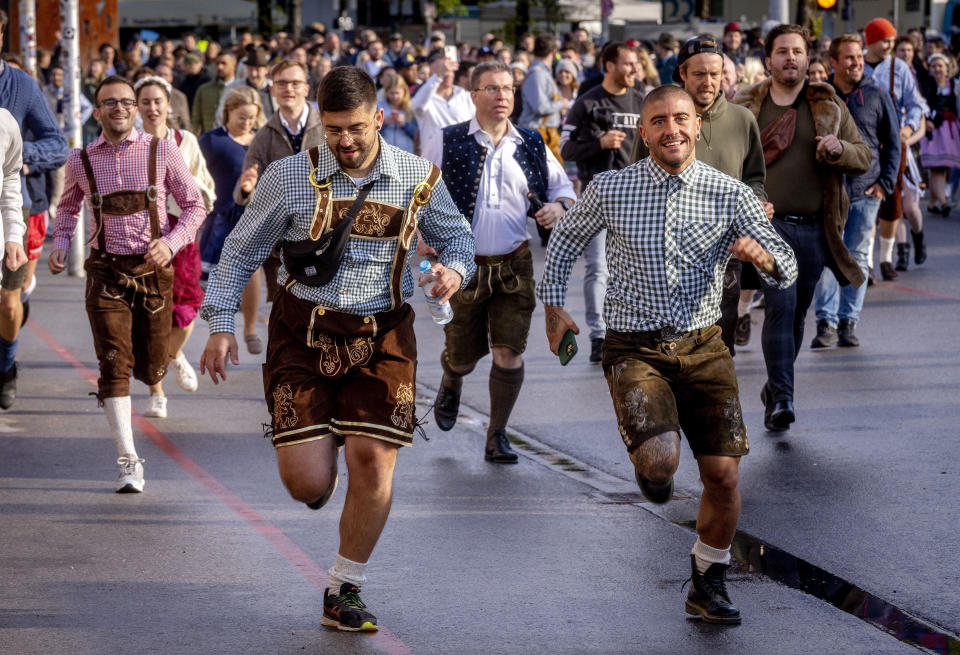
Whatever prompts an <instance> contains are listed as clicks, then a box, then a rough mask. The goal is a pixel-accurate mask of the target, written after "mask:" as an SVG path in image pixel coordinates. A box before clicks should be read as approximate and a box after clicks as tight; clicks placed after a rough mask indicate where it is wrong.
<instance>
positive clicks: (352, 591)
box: [320, 582, 377, 632]
mask: <svg viewBox="0 0 960 655" xmlns="http://www.w3.org/2000/svg"><path fill="white" fill-rule="evenodd" d="M320 623H321V624H322V625H325V626H327V627H330V628H336V629H337V630H346V631H347V632H376V631H377V617H375V616H374V615H373V614H371V613H370V612H368V611H367V606H366V605H364V603H363V601H362V600H360V587H357V586H356V585H352V584H350V583H349V582H344V583H343V584H342V585H340V593H339V594H337V595H336V596H332V595H330V590H329V589H324V591H323V616H322V617H321V618H320Z"/></svg>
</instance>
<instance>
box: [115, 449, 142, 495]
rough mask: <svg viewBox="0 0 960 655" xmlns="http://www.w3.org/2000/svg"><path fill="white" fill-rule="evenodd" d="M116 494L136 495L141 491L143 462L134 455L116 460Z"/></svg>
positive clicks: (123, 456)
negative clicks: (117, 473)
mask: <svg viewBox="0 0 960 655" xmlns="http://www.w3.org/2000/svg"><path fill="white" fill-rule="evenodd" d="M117 470H118V471H119V475H117V493H118V494H138V493H141V492H142V491H143V484H144V481H143V460H142V459H140V458H139V457H137V456H136V455H121V456H120V457H118V458H117Z"/></svg>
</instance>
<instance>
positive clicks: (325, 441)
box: [200, 66, 475, 632]
mask: <svg viewBox="0 0 960 655" xmlns="http://www.w3.org/2000/svg"><path fill="white" fill-rule="evenodd" d="M317 101H318V104H319V106H320V118H321V120H322V122H323V127H324V132H325V143H324V144H322V145H320V146H318V147H314V148H310V149H309V150H306V151H303V152H300V153H299V154H297V155H294V156H292V157H286V158H284V159H281V160H279V161H276V162H274V163H273V164H272V165H270V166H269V167H268V168H267V169H266V170H265V171H263V175H262V176H261V177H260V180H259V182H258V183H257V190H256V193H255V194H254V195H253V198H252V200H251V201H250V203H249V204H248V205H247V210H246V211H245V212H244V214H243V216H242V217H241V218H240V222H239V223H238V224H237V226H236V227H235V228H234V229H233V231H232V232H231V233H230V235H229V236H228V237H227V240H226V242H225V243H224V245H223V254H222V255H221V258H220V263H219V264H218V266H217V268H216V271H215V272H214V274H213V275H212V276H211V278H210V282H209V284H208V285H207V292H206V296H205V297H204V301H203V306H202V307H201V309H200V314H201V316H203V318H204V319H206V320H207V321H208V322H209V324H210V339H209V340H208V341H207V346H206V349H205V350H204V353H203V357H202V358H201V360H200V370H201V372H204V371H205V370H206V369H209V371H210V377H211V378H212V379H213V381H214V383H219V381H220V380H222V379H225V371H226V363H227V358H228V357H229V358H230V361H232V362H233V363H234V364H237V363H238V361H239V360H238V357H237V341H236V339H235V338H234V335H233V333H234V314H235V313H236V312H237V310H238V309H239V306H240V294H241V292H242V290H243V288H244V287H245V286H246V284H247V280H248V279H249V278H250V276H251V275H252V274H253V272H254V271H256V270H257V267H258V266H260V264H261V263H262V262H263V260H264V259H265V258H266V257H267V256H268V255H269V254H270V252H271V251H272V250H273V247H274V244H276V243H277V242H278V241H281V240H282V241H283V256H284V259H283V267H282V268H281V269H280V281H281V288H280V290H279V292H278V293H277V295H276V296H275V297H274V299H273V310H272V313H271V315H270V323H269V341H268V343H267V358H266V359H267V361H266V364H265V365H264V368H263V376H264V385H263V386H264V391H265V396H266V401H267V408H268V409H269V411H270V413H271V415H272V423H271V432H272V437H273V438H272V441H273V445H274V447H275V448H276V451H277V463H278V466H279V469H280V478H281V479H282V480H283V483H284V485H285V486H286V487H287V490H288V491H289V492H290V495H291V496H292V497H293V498H294V499H295V500H298V501H300V502H302V503H304V504H306V505H307V507H309V508H310V509H320V508H321V507H322V506H323V505H324V504H325V503H327V501H329V500H330V498H331V497H332V496H333V493H334V491H335V490H336V487H337V481H338V473H337V454H338V451H339V448H340V447H342V448H343V449H344V458H345V460H346V465H347V472H348V479H349V483H348V485H347V493H346V499H345V501H344V506H343V512H342V514H341V516H340V546H339V549H338V551H337V553H336V556H335V558H334V564H333V567H332V568H331V569H330V582H329V586H328V588H327V589H326V590H325V592H324V598H323V617H322V619H321V622H322V623H323V625H326V626H329V627H336V628H338V629H340V630H348V631H354V632H356V631H373V630H376V629H377V619H376V617H375V616H374V615H373V614H372V613H370V612H369V611H368V610H367V609H366V606H365V605H364V603H363V601H362V600H361V599H360V588H361V587H362V586H363V584H364V582H365V581H366V569H367V562H368V560H369V559H370V555H371V554H372V553H373V549H374V547H375V546H376V544H377V541H378V540H379V538H380V533H381V532H382V530H383V527H384V525H385V524H386V521H387V516H388V515H389V513H390V502H391V498H392V489H393V471H394V466H395V464H396V460H397V452H398V450H399V448H400V446H410V445H412V444H413V431H414V427H415V426H416V424H417V418H416V417H415V416H414V400H415V398H416V389H415V379H414V378H415V373H416V359H417V344H416V335H415V334H414V331H413V310H412V309H411V307H410V305H409V304H407V302H406V301H407V300H408V299H409V298H410V296H411V295H412V294H413V292H414V284H413V276H412V275H411V273H410V271H409V269H408V266H407V263H408V261H409V259H410V257H411V255H412V254H413V252H414V251H415V249H416V240H417V233H418V229H419V233H420V234H422V235H423V238H424V239H425V240H426V241H427V243H428V244H429V245H430V246H431V247H432V248H434V249H435V250H436V251H437V252H438V254H439V262H440V263H438V264H435V265H434V266H433V272H434V273H435V274H436V275H437V277H438V280H437V281H436V282H435V284H434V287H433V289H432V291H433V295H434V296H436V297H438V298H439V301H440V302H441V303H443V302H447V301H448V300H449V299H450V297H451V296H452V295H453V294H454V292H455V291H456V290H457V289H459V288H460V287H461V286H462V284H463V283H464V282H465V281H466V280H469V279H470V278H471V277H472V276H473V273H474V270H475V267H474V264H473V254H474V253H473V237H472V235H471V234H470V226H469V225H468V224H467V222H466V220H465V219H464V218H463V216H461V214H460V212H459V211H457V207H456V205H455V204H454V203H453V201H452V200H451V199H450V194H449V193H448V192H447V189H446V187H445V186H444V184H443V182H442V181H441V180H440V171H439V169H438V168H437V167H436V166H433V165H432V164H430V162H428V161H426V160H424V159H421V158H420V157H417V156H415V155H412V154H410V153H407V152H404V151H403V150H400V149H399V148H395V147H393V146H391V145H389V144H388V143H386V142H385V141H384V140H383V139H381V138H380V135H379V134H378V131H379V130H380V127H381V126H382V125H383V110H380V109H377V90H376V86H375V85H374V83H373V80H372V79H371V78H370V76H369V75H368V74H367V73H365V72H364V71H362V70H360V69H359V68H356V67H353V66H341V67H338V68H334V69H333V70H332V71H330V73H328V74H327V75H326V76H325V77H324V78H323V80H322V81H321V82H320V87H319V89H318V90H317Z"/></svg>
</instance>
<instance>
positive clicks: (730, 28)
mask: <svg viewBox="0 0 960 655" xmlns="http://www.w3.org/2000/svg"><path fill="white" fill-rule="evenodd" d="M742 31H743V30H741V29H740V23H727V24H726V25H724V26H723V33H724V34H726V33H727V32H742Z"/></svg>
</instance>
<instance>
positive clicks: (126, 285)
mask: <svg viewBox="0 0 960 655" xmlns="http://www.w3.org/2000/svg"><path fill="white" fill-rule="evenodd" d="M158 141H159V140H158V139H157V138H153V139H152V140H151V142H150V152H149V156H148V162H147V166H148V180H149V183H148V186H147V188H146V189H145V190H135V189H122V190H120V191H114V192H112V193H107V194H103V195H101V194H100V193H99V191H98V190H97V181H96V178H95V177H94V175H93V167H92V166H91V165H90V158H89V157H88V156H87V151H86V149H82V150H81V151H80V159H81V161H82V162H83V169H84V172H85V174H86V177H87V183H88V185H89V187H90V206H91V209H92V210H93V218H94V225H95V232H94V234H93V236H92V237H91V238H90V242H91V243H92V242H93V241H94V240H96V242H97V248H96V249H93V248H91V250H90V256H89V257H88V258H87V261H86V262H85V263H84V269H85V270H86V272H87V287H86V309H87V316H88V318H89V319H90V327H91V329H92V331H93V343H94V347H95V348H96V351H97V359H98V360H99V362H100V378H99V380H98V385H97V386H98V392H97V397H98V399H99V400H100V401H101V402H102V401H103V400H104V399H105V398H113V397H118V396H128V395H130V371H131V369H132V370H133V376H134V377H135V378H136V379H137V380H140V381H141V382H143V383H144V384H148V385H149V384H156V383H157V382H159V381H160V380H162V379H163V376H164V375H166V372H167V361H168V359H169V354H168V342H169V339H170V322H171V309H170V305H171V302H170V297H171V289H172V286H173V269H172V267H171V266H169V265H167V266H164V267H158V266H155V265H153V264H149V263H147V262H146V261H145V259H144V256H143V255H117V254H112V253H110V252H107V241H106V237H105V235H104V230H105V226H104V219H103V217H104V215H107V216H129V215H131V214H135V213H137V212H140V211H143V210H144V209H146V210H147V211H148V213H149V215H150V237H151V239H159V238H160V236H161V230H160V214H159V209H158V208H157V187H156V183H157V144H158Z"/></svg>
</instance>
